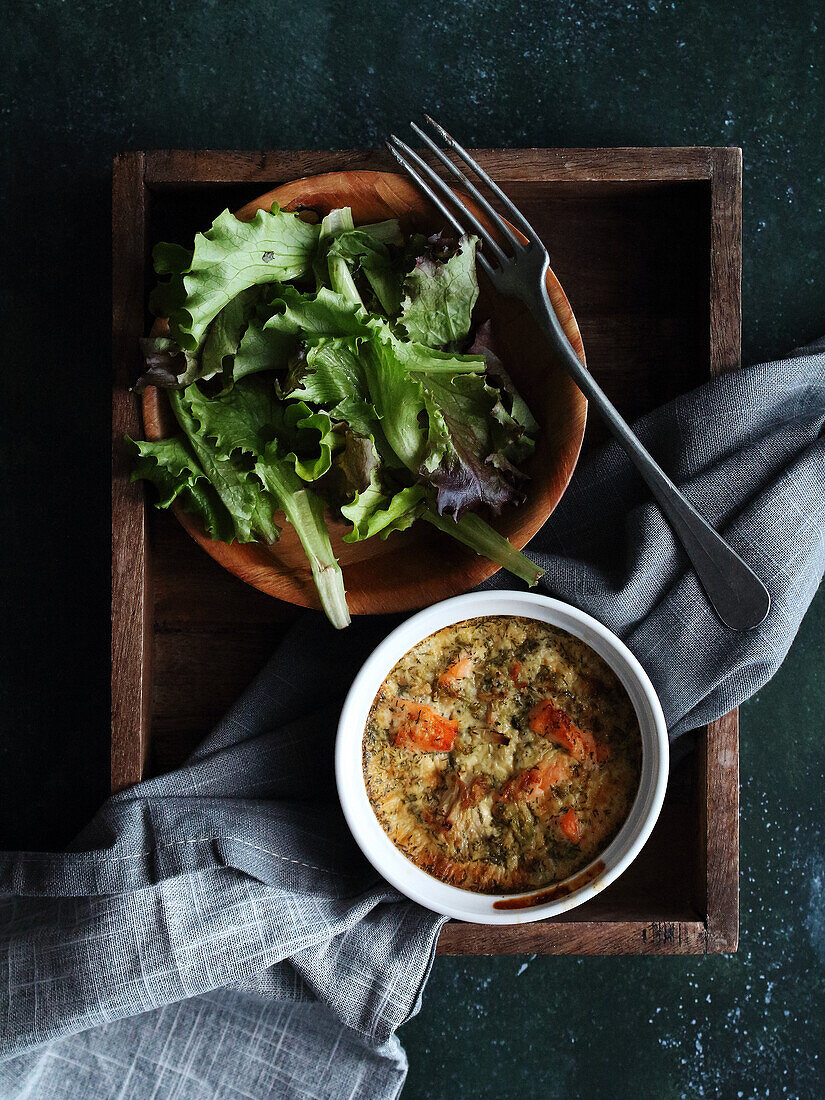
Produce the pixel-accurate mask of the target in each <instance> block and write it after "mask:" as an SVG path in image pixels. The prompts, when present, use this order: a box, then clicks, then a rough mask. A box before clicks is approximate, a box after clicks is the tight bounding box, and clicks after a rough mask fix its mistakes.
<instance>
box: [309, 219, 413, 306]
mask: <svg viewBox="0 0 825 1100" xmlns="http://www.w3.org/2000/svg"><path fill="white" fill-rule="evenodd" d="M396 224H397V223H396ZM336 257H340V258H342V259H343V260H345V261H346V263H347V266H348V267H349V270H350V273H351V274H352V276H353V278H355V276H356V275H358V273H359V272H361V273H363V275H364V277H365V278H366V280H367V282H368V283H369V285H370V287H371V288H372V291H373V293H374V294H375V297H376V298H377V299H378V303H379V304H380V306H381V308H382V309H383V310H384V312H385V313H386V314H387V316H389V317H392V316H394V315H395V314H396V313H398V310H399V308H400V306H401V274H400V271H399V268H398V266H397V265H396V264H395V263H394V262H393V259H392V257H391V256H390V252H389V249H388V248H387V246H386V244H385V243H384V242H383V241H382V240H381V239H380V238H379V237H377V236H375V235H374V234H373V233H370V232H369V227H365V228H364V229H352V230H350V231H348V232H345V233H341V234H340V236H338V237H336V238H335V240H334V241H333V242H332V244H331V245H330V248H329V252H328V253H327V263H328V264H329V263H330V262H331V261H332V259H333V258H336Z"/></svg>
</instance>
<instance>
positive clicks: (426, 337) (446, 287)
mask: <svg viewBox="0 0 825 1100" xmlns="http://www.w3.org/2000/svg"><path fill="white" fill-rule="evenodd" d="M477 243H478V238H476V237H467V236H465V237H462V238H461V249H460V251H459V252H457V253H456V254H455V255H454V256H452V257H451V258H450V259H449V260H447V262H446V263H441V262H440V261H438V260H434V259H432V258H431V257H430V256H421V257H419V258H418V259H417V260H416V264H415V267H414V268H413V270H412V271H411V272H410V273H409V275H407V278H406V279H405V280H404V300H403V302H402V303H401V313H400V316H399V321H400V323H401V324H402V325H403V326H404V328H405V329H406V331H407V334H408V335H409V337H410V339H411V340H414V341H417V342H418V343H420V344H426V345H427V347H431V348H442V347H445V346H446V345H447V344H456V343H458V342H459V341H461V340H463V339H464V338H465V337H466V336H467V334H468V333H469V331H470V324H471V321H472V313H473V306H474V305H475V303H476V298H477V297H478V280H477V279H476V245H477Z"/></svg>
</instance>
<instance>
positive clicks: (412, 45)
mask: <svg viewBox="0 0 825 1100" xmlns="http://www.w3.org/2000/svg"><path fill="white" fill-rule="evenodd" d="M4 14H5V15H6V19H5V20H4V23H5V25H4V26H3V27H2V29H1V30H0V35H2V42H3V46H4V61H3V64H2V67H0V87H2V92H1V93H0V111H1V112H2V113H1V114H0V126H2V132H3V149H4V154H5V155H4V156H3V164H2V172H3V211H4V218H3V230H2V238H1V239H2V245H3V252H4V260H3V263H2V265H1V266H0V277H2V280H3V287H2V303H3V307H4V321H3V327H2V346H3V355H2V358H3V374H2V396H1V398H0V408H2V412H3V420H4V431H3V452H4V455H3V471H4V472H3V493H2V499H3V507H4V509H5V515H4V517H3V526H2V532H3V538H2V549H3V566H2V587H3V603H2V608H3V614H4V618H5V623H4V626H5V629H4V631H3V642H4V646H5V652H4V655H3V662H2V668H3V680H4V684H3V691H4V697H3V713H2V750H0V751H1V755H0V768H2V774H1V775H0V842H2V843H3V844H4V845H7V846H24V845H25V846H37V845H41V846H52V845H55V844H59V843H61V842H63V841H65V840H66V839H68V837H69V836H70V835H71V834H72V833H73V832H74V831H75V830H76V829H77V828H78V827H79V826H80V825H81V824H82V822H83V821H84V820H85V819H86V818H87V817H88V816H89V814H90V813H91V812H92V811H93V810H94V808H95V807H96V806H97V804H98V803H99V801H100V800H101V798H102V796H103V794H104V791H105V781H106V774H105V770H106V769H105V764H106V756H105V753H106V738H107V735H108V597H109V590H108V568H109V563H108V537H109V536H108V526H109V514H108V495H109V454H108V448H109V431H108V416H109V383H108V379H109V337H108V332H109V308H110V301H109V277H110V264H109V243H110V238H109V213H110V211H109V183H110V179H109V168H110V162H111V158H112V154H113V153H114V152H115V151H117V150H121V149H140V148H153V147H164V146H166V147H170V146H179V147H188V148H197V147H204V146H211V147H215V148H279V147H282V148H299V147H304V148H323V147H335V146H340V147H347V146H359V145H375V144H377V143H378V142H379V141H380V139H381V138H382V137H383V135H384V134H385V133H386V131H387V130H388V129H389V128H396V127H400V126H403V125H404V124H405V122H406V120H407V119H408V118H409V117H410V116H415V115H418V114H419V113H420V111H421V109H422V107H427V108H429V109H430V110H432V111H434V112H436V113H437V114H438V116H439V117H440V118H441V119H442V120H443V121H444V122H445V124H446V125H448V126H450V127H451V128H452V129H454V130H455V131H457V132H458V133H459V134H460V135H461V136H462V138H463V139H464V140H465V142H466V143H467V144H470V145H514V146H524V145H539V146H542V145H549V146H554V145H680V144H714V145H715V144H735V145H741V146H743V148H744V156H745V276H744V290H745V295H744V307H745V329H744V332H745V336H744V354H745V358H746V360H750V361H754V360H757V359H760V358H766V357H770V356H774V355H779V354H781V353H782V352H783V351H784V350H786V349H788V348H790V347H792V346H794V345H796V344H800V343H802V342H804V341H806V340H808V339H810V338H813V337H815V336H818V335H821V334H822V332H823V331H825V309H823V305H825V275H823V270H822V267H823V262H824V261H825V219H824V218H823V209H822V208H823V202H824V201H825V182H823V172H825V168H824V167H823V140H822V134H823V127H824V126H825V83H824V82H823V60H824V59H823V36H825V26H823V20H825V11H823V10H821V8H820V5H819V4H817V3H808V2H799V0H792V2H785V3H767V2H753V0H751V2H747V3H741V4H735V3H711V2H707V3H699V2H685V3H660V2H658V0H649V2H648V0H644V2H638V0H630V2H626V0H625V2H621V3H610V2H594V3H566V2H559V3H539V2H535V0H534V2H532V3H528V2H525V3H519V2H517V0H508V2H500V3H493V2H491V0H471V2H467V3H452V2H446V3H443V2H442V3H435V2H427V3H414V2H412V0H405V2H404V3H401V2H400V0H374V2H372V3H352V2H350V3H346V2H343V0H304V2H302V3H291V4H287V3H281V2H277V0H246V2H238V3H230V2H222V3H221V2H214V0H212V2H203V0H197V2H195V0H177V2H175V3H173V2H168V3H161V2H159V0H143V2H139V0H131V2H119V3H118V2H116V3H105V2H100V0H98V2H95V3H87V2H81V0H75V2H73V3H59V2H57V0H46V2H43V3H30V2H26V3H22V2H19V0H18V2H14V3H11V4H9V3H8V2H7V3H6V4H5V5H4ZM824 635H825V596H823V595H822V594H820V596H819V597H818V600H817V602H816V603H815V605H814V608H813V609H812V611H811V613H810V614H809V616H808V619H807V620H806V622H805V624H804V626H803V629H802V631H801V633H800V636H799V638H798V640H797V642H796V645H795V647H794V649H793V650H792V652H791V655H790V657H789V659H788V660H787V662H786V664H785V666H784V667H783V669H782V670H781V672H780V673H779V675H778V676H777V677H776V678H775V680H774V681H773V682H772V683H771V684H770V685H769V687H767V688H766V689H765V690H763V691H762V692H761V693H760V695H759V696H758V697H757V698H756V699H754V700H753V701H751V702H750V703H749V704H748V705H747V706H745V707H744V708H743V713H742V735H743V750H742V777H743V783H742V787H743V789H742V799H743V810H742V866H743V874H742V910H743V911H742V946H741V948H740V952H739V954H738V955H736V956H733V957H730V958H706V959H687V960H685V959H630V958H626V959H575V958H561V959H559V958H546V959H545V958H536V959H533V960H527V959H519V958H501V959H475V960H470V961H454V960H447V959H439V960H438V961H437V962H436V965H435V968H434V971H433V976H432V979H431V982H430V985H429V987H428V989H427V992H426V996H425V1001H424V1008H423V1010H422V1012H421V1014H420V1015H419V1016H418V1017H417V1018H416V1019H415V1020H414V1021H413V1022H412V1023H410V1024H409V1025H408V1026H407V1027H406V1028H405V1029H404V1030H403V1033H402V1038H403V1041H404V1043H405V1044H406V1046H407V1049H408V1052H409V1055H410V1061H411V1071H410V1077H409V1083H408V1085H407V1087H406V1091H405V1094H404V1095H405V1100H413V1098H415V1100H419V1098H424V1097H427V1098H429V1100H440V1098H442V1097H444V1098H447V1097H449V1098H450V1100H454V1098H456V1097H459V1098H463V1097H470V1096H481V1097H487V1096H495V1097H499V1098H501V1100H505V1098H508V1097H518V1098H519V1100H532V1098H533V1097H535V1098H539V1097H540V1098H542V1100H553V1098H555V1097H585V1098H589V1097H597V1096H598V1097H602V1096H604V1097H609V1098H614V1097H615V1098H619V1100H621V1098H625V1097H627V1098H633V1100H638V1098H642V1100H645V1098H648V1097H652V1098H655V1100H659V1098H670V1097H680V1096H689V1097H694V1096H724V1097H728V1096H730V1097H738V1096H744V1097H759V1098H760V1100H761V1098H762V1097H768V1096H771V1097H773V1096H797V1097H806V1098H807V1097H815V1096H821V1095H822V1094H823V1091H825V1077H823V1065H822V1064H823V1061H824V1060H825V1053H823V1047H824V1046H825V1044H824V1043H823V1034H824V1032H825V1017H824V1016H823V1000H825V896H824V895H823V880H825V848H823V835H822V832H823V817H825V805H824V804H823V794H822V790H823V748H822V733H823V727H824V726H825V717H824V713H825V676H824V675H823V663H822V639H823V636H824Z"/></svg>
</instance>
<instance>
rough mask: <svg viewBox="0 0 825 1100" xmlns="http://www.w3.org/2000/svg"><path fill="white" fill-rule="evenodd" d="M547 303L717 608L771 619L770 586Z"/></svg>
mask: <svg viewBox="0 0 825 1100" xmlns="http://www.w3.org/2000/svg"><path fill="white" fill-rule="evenodd" d="M543 289H544V296H543V299H544V300H543V301H537V302H536V303H535V305H533V306H532V312H533V314H534V316H535V318H536V320H537V321H538V323H539V324H540V325H541V327H542V329H543V330H544V332H545V333H546V335H547V336H548V338H549V340H550V342H551V344H552V345H553V347H555V348H556V349H557V350H558V352H559V354H560V355H561V357H562V359H563V361H564V365H565V367H566V368H567V370H568V371H569V372H570V374H571V375H572V377H573V380H574V381H575V383H576V385H577V386H578V387H579V389H580V390H581V391H582V393H584V395H585V397H586V398H587V399H588V401H590V402H591V404H593V405H594V406H595V407H596V409H598V411H599V412H600V413H601V415H602V418H603V419H604V420H605V421H606V422H607V426H608V428H609V429H610V431H611V432H612V433H613V435H614V436H615V437H616V439H617V440H618V441H619V443H620V444H621V445H622V447H623V448H624V450H625V452H626V453H627V456H628V458H629V459H630V460H631V462H632V463H633V464H634V466H635V467H636V469H637V470H638V471H639V473H640V474H641V475H642V477H643V478H644V480H645V482H646V483H647V485H648V487H649V489H650V491H651V493H652V494H653V496H654V497H655V498H656V501H657V503H658V505H659V507H660V508H661V510H662V512H663V513H664V515H665V517H666V519H667V520H668V522H669V523H670V526H671V527H672V529H673V531H674V533H675V534H676V536H677V538H678V539H679V541H680V542H681V543H682V546H683V547H684V549H685V552H686V554H687V556H688V558H689V559H690V561H691V564H692V565H693V568H694V570H695V572H696V575H697V577H698V578H699V581H700V583H701V585H702V588H703V589H704V590H705V595H706V596H707V598H708V601H709V602H710V605H711V607H713V609H714V610H715V611H716V614H717V615H718V616H719V618H720V619H721V620H722V622H723V623H724V624H725V625H726V626H728V627H730V628H731V629H732V630H753V629H754V628H755V627H757V626H759V625H760V624H761V623H763V622H764V621H765V619H766V618H767V615H768V612H769V610H770V606H771V597H770V594H769V593H768V590H767V588H766V587H765V585H764V584H763V583H762V581H760V579H759V578H758V577H757V575H756V574H755V573H754V571H753V570H752V569H751V567H750V566H749V565H747V563H746V562H744V561H743V560H742V559H741V558H740V557H739V555H738V554H737V553H736V552H735V551H734V550H732V549H731V547H730V546H728V544H727V542H725V540H724V539H723V538H722V536H721V535H720V534H719V532H718V531H716V530H715V529H714V528H713V527H711V525H710V524H709V523H708V521H707V520H706V519H705V518H704V516H702V515H701V514H700V513H699V512H698V511H697V510H696V508H694V506H693V505H692V504H691V503H690V501H689V500H688V499H687V497H685V496H684V494H683V493H681V492H680V491H679V490H678V489H677V488H676V486H675V485H674V484H673V482H672V481H671V480H670V478H669V477H668V476H667V474H666V473H665V472H664V470H663V469H662V468H661V466H660V465H659V464H658V463H657V462H656V460H655V459H654V458H653V457H652V455H651V454H650V453H649V451H647V449H646V448H645V447H644V446H643V445H642V444H641V442H640V441H639V439H638V437H637V436H636V435H635V433H634V432H633V431H632V430H631V429H630V427H629V426H628V424H627V422H626V421H625V420H624V418H623V417H622V416H621V415H620V414H619V412H618V410H617V409H616V407H615V405H614V404H613V403H612V402H611V401H610V400H609V398H608V397H607V396H606V394H605V393H604V391H603V390H602V388H601V387H600V386H599V384H598V383H597V382H596V380H595V379H594V378H593V375H592V374H591V373H590V371H589V370H588V369H587V368H586V367H585V366H584V364H583V363H582V361H581V359H579V357H578V355H576V353H575V351H574V350H573V348H572V346H571V344H570V341H569V340H568V339H567V336H566V335H565V332H564V329H563V328H562V326H561V323H560V321H559V319H558V317H557V316H556V311H555V310H554V309H553V305H552V303H551V301H550V297H549V294H548V293H547V288H546V285H545V286H544V288H543Z"/></svg>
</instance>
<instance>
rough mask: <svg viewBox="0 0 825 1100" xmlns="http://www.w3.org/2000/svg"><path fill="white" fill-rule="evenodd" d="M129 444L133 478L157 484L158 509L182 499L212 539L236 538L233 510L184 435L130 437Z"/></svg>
mask: <svg viewBox="0 0 825 1100" xmlns="http://www.w3.org/2000/svg"><path fill="white" fill-rule="evenodd" d="M126 443H127V446H128V447H129V450H130V451H131V452H132V454H133V456H134V459H135V461H134V466H133V469H132V481H139V480H141V479H144V480H146V481H149V482H151V483H152V484H153V485H154V486H155V488H156V489H157V491H158V498H159V499H158V502H157V506H158V508H169V507H170V506H171V505H172V504H174V503H175V501H178V503H180V504H181V506H182V507H183V509H184V511H185V512H190V513H192V514H193V515H196V516H197V517H198V518H199V519H200V521H201V523H202V524H203V526H204V529H205V530H206V532H207V534H208V535H209V537H210V538H211V539H215V540H216V541H218V542H231V541H232V539H233V538H234V535H235V530H234V526H233V524H232V519H231V517H230V515H229V512H228V511H227V510H226V508H225V507H224V505H223V503H222V501H221V499H220V497H219V496H218V494H217V493H216V492H215V490H214V489H213V488H212V486H211V485H210V484H209V481H208V480H207V478H206V475H205V474H204V472H203V470H202V469H201V467H200V465H199V464H198V461H197V459H196V458H195V456H194V454H193V453H192V451H191V450H190V448H189V447H188V446H187V444H186V442H185V441H184V439H183V438H182V437H181V436H173V437H172V438H171V439H160V440H158V441H157V442H156V443H148V442H145V441H139V442H135V440H134V439H130V438H129V437H128V436H127V437H126Z"/></svg>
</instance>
